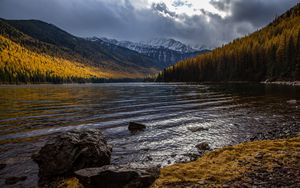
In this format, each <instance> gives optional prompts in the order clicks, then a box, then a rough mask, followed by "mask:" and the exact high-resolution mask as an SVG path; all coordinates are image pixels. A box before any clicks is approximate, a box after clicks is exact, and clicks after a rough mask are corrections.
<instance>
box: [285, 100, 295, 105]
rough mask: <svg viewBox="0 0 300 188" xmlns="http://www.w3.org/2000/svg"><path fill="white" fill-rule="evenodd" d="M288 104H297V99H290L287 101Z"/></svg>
mask: <svg viewBox="0 0 300 188" xmlns="http://www.w3.org/2000/svg"><path fill="white" fill-rule="evenodd" d="M286 102H287V103H288V104H297V100H288V101H286Z"/></svg>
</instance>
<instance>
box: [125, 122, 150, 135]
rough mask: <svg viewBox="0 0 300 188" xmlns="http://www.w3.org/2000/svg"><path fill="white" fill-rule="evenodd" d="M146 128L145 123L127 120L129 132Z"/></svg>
mask: <svg viewBox="0 0 300 188" xmlns="http://www.w3.org/2000/svg"><path fill="white" fill-rule="evenodd" d="M145 129H146V125H144V124H141V123H136V122H129V126H128V130H129V131H130V132H133V133H135V132H139V131H143V130H145Z"/></svg>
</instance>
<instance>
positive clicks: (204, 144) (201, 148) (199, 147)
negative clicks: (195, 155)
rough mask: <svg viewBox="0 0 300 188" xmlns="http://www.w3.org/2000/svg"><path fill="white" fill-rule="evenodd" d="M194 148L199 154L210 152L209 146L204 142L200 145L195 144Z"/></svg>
mask: <svg viewBox="0 0 300 188" xmlns="http://www.w3.org/2000/svg"><path fill="white" fill-rule="evenodd" d="M196 148H197V149H198V151H201V152H203V151H207V150H210V147H209V144H208V143H206V142H203V143H201V144H197V145H196Z"/></svg>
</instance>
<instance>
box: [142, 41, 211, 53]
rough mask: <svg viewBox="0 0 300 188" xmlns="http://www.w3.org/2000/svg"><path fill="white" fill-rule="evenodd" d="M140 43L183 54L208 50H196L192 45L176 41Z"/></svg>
mask: <svg viewBox="0 0 300 188" xmlns="http://www.w3.org/2000/svg"><path fill="white" fill-rule="evenodd" d="M140 43H141V44H144V45H147V46H152V47H157V48H161V47H163V48H166V49H169V50H174V51H177V52H181V53H193V52H200V51H203V50H206V49H205V48H204V47H202V48H194V47H191V46H190V45H186V44H183V43H182V42H180V41H177V40H174V39H163V38H154V39H151V40H147V41H142V42H140Z"/></svg>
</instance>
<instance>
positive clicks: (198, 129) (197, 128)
mask: <svg viewBox="0 0 300 188" xmlns="http://www.w3.org/2000/svg"><path fill="white" fill-rule="evenodd" d="M187 129H188V130H189V131H191V132H200V131H208V128H205V127H188V128H187Z"/></svg>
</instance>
